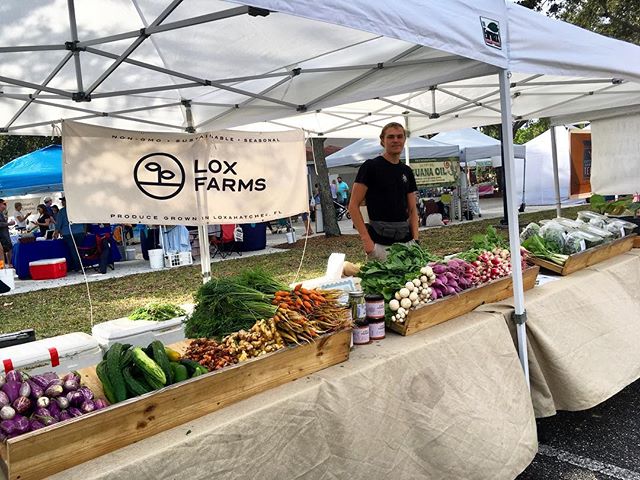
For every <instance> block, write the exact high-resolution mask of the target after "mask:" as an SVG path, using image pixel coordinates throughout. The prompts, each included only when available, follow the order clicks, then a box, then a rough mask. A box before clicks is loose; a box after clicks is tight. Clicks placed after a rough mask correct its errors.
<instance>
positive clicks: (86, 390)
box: [78, 387, 93, 400]
mask: <svg viewBox="0 0 640 480" xmlns="http://www.w3.org/2000/svg"><path fill="white" fill-rule="evenodd" d="M78 391H79V392H80V393H82V396H83V397H84V399H85V400H93V392H92V391H91V389H90V388H89V387H80V388H79V389H78Z"/></svg>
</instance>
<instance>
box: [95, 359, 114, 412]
mask: <svg viewBox="0 0 640 480" xmlns="http://www.w3.org/2000/svg"><path fill="white" fill-rule="evenodd" d="M106 367H107V363H106V361H104V360H103V361H102V362H100V363H99V364H98V366H97V367H96V375H98V379H99V380H100V383H102V391H103V392H104V396H105V397H107V400H109V403H112V404H113V403H117V400H116V397H115V395H114V393H113V387H112V386H111V382H110V381H109V377H108V376H107V372H106Z"/></svg>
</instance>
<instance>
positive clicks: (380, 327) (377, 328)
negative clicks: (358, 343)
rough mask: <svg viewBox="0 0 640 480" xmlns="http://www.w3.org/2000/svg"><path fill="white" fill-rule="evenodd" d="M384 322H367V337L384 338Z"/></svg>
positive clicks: (372, 338)
mask: <svg viewBox="0 0 640 480" xmlns="http://www.w3.org/2000/svg"><path fill="white" fill-rule="evenodd" d="M384 336H385V331H384V322H373V323H370V324H369V338H370V339H371V340H379V339H381V338H384Z"/></svg>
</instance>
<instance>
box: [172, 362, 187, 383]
mask: <svg viewBox="0 0 640 480" xmlns="http://www.w3.org/2000/svg"><path fill="white" fill-rule="evenodd" d="M169 365H170V368H171V371H172V372H173V381H174V382H175V383H178V382H182V381H184V380H186V379H187V378H189V372H188V371H187V367H185V366H184V365H182V364H180V363H178V362H171V363H170V364H169Z"/></svg>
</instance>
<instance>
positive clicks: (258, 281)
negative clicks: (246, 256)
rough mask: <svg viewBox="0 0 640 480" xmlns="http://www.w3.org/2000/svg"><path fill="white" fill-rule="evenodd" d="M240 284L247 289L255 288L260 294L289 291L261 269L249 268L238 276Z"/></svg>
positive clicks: (284, 285)
mask: <svg viewBox="0 0 640 480" xmlns="http://www.w3.org/2000/svg"><path fill="white" fill-rule="evenodd" d="M237 280H238V283H240V284H241V285H244V286H245V287H249V288H255V289H256V290H258V291H259V292H262V293H266V294H269V295H273V294H274V293H276V292H277V291H279V290H287V289H288V288H289V287H288V286H287V285H286V284H284V283H281V282H279V281H277V280H276V279H275V278H273V276H272V275H271V274H269V273H267V272H266V271H265V270H264V269H262V268H260V267H255V268H248V269H246V270H243V271H241V272H240V274H239V275H238V279H237Z"/></svg>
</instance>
